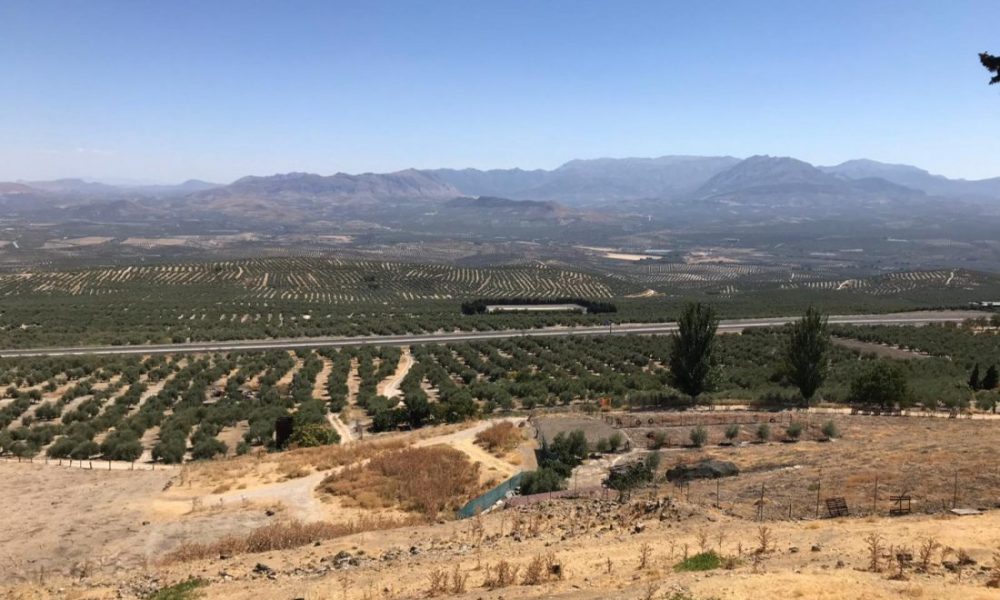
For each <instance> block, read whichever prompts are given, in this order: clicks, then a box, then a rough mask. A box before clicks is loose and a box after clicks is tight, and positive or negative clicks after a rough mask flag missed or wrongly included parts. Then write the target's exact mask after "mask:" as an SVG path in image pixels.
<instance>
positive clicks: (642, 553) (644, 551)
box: [638, 544, 653, 571]
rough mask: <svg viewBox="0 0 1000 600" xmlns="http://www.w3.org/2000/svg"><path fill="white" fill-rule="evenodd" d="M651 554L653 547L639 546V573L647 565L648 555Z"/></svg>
mask: <svg viewBox="0 0 1000 600" xmlns="http://www.w3.org/2000/svg"><path fill="white" fill-rule="evenodd" d="M652 552H653V547H652V546H650V545H649V544H643V545H642V546H639V567H638V569H639V570H640V571H641V570H643V569H645V568H646V567H647V566H648V565H649V555H650V554H651V553H652Z"/></svg>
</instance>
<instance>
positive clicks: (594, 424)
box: [531, 414, 615, 447]
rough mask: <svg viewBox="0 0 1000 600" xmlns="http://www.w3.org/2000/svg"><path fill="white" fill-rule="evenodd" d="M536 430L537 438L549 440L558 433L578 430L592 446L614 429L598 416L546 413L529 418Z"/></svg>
mask: <svg viewBox="0 0 1000 600" xmlns="http://www.w3.org/2000/svg"><path fill="white" fill-rule="evenodd" d="M531 422H532V424H533V425H534V427H535V429H536V430H537V431H538V436H539V437H538V439H539V440H542V439H546V440H549V441H550V442H551V441H552V440H553V439H555V437H556V435H558V434H559V433H564V432H570V431H573V430H577V429H578V430H580V431H582V432H583V433H584V435H585V436H586V437H587V443H588V444H590V446H591V447H593V446H594V445H595V444H596V443H597V441H598V440H600V439H602V438H607V437H609V436H611V435H612V434H614V432H615V429H614V428H613V427H611V425H609V424H608V423H606V422H605V421H604V420H603V419H601V418H598V417H587V416H584V415H580V414H565V415H560V414H546V415H543V416H539V417H533V418H532V419H531Z"/></svg>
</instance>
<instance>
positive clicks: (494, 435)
mask: <svg viewBox="0 0 1000 600" xmlns="http://www.w3.org/2000/svg"><path fill="white" fill-rule="evenodd" d="M523 439H524V435H523V434H522V433H521V430H520V429H518V428H517V426H516V425H514V424H513V423H511V422H510V421H500V422H499V423H495V424H493V425H491V426H489V427H487V428H486V429H484V430H482V431H480V432H479V433H477V434H476V443H477V444H479V445H480V446H482V447H483V448H485V449H486V450H487V451H488V452H491V453H493V454H506V453H507V452H510V451H511V450H513V449H514V448H517V446H518V444H520V443H521V440H523Z"/></svg>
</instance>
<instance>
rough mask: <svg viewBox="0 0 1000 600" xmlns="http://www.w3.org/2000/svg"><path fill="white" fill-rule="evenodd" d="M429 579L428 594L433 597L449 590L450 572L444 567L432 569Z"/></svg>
mask: <svg viewBox="0 0 1000 600" xmlns="http://www.w3.org/2000/svg"><path fill="white" fill-rule="evenodd" d="M427 581H428V586H427V595H428V596H429V597H431V598H433V597H435V596H440V595H441V594H444V593H445V592H447V591H448V572H447V571H445V570H444V569H431V571H430V573H428V574H427Z"/></svg>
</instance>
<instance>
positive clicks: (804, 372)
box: [785, 306, 830, 406]
mask: <svg viewBox="0 0 1000 600" xmlns="http://www.w3.org/2000/svg"><path fill="white" fill-rule="evenodd" d="M829 352H830V330H829V328H828V326H827V318H826V317H825V316H824V315H823V314H822V313H820V311H818V310H816V309H815V308H813V307H811V306H810V307H809V309H808V310H806V314H805V315H803V316H802V318H801V319H799V320H798V321H796V322H795V323H793V324H792V325H791V330H790V331H789V336H788V344H787V346H785V371H786V374H787V376H788V379H789V381H791V382H792V383H793V384H795V386H796V387H797V388H799V393H801V394H802V400H803V401H804V403H805V404H806V405H807V406H808V404H809V401H810V400H812V397H813V396H814V395H815V394H816V390H818V389H819V386H821V385H823V381H824V380H825V379H826V372H827V367H828V362H827V355H828V354H829Z"/></svg>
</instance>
